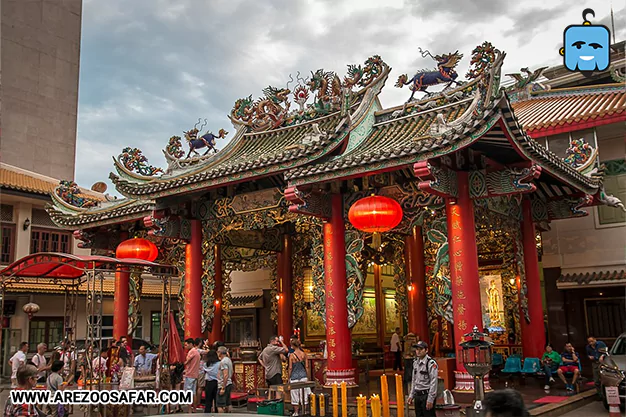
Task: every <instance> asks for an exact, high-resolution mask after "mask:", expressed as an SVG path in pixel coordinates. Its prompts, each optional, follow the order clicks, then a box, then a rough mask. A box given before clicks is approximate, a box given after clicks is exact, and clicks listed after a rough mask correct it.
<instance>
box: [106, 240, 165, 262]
mask: <svg viewBox="0 0 626 417" xmlns="http://www.w3.org/2000/svg"><path fill="white" fill-rule="evenodd" d="M115 256H116V257H117V258H120V259H127V258H132V259H143V260H144V261H150V262H153V261H154V260H155V259H156V258H157V256H159V249H158V248H157V247H156V245H155V244H154V243H152V242H150V241H149V240H147V239H143V238H140V237H136V238H134V239H128V240H125V241H123V242H122V243H120V244H119V245H118V246H117V250H116V251H115Z"/></svg>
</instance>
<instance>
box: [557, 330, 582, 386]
mask: <svg viewBox="0 0 626 417" xmlns="http://www.w3.org/2000/svg"><path fill="white" fill-rule="evenodd" d="M561 362H562V364H561V366H560V367H559V370H558V371H557V374H558V375H559V378H561V381H563V383H564V384H565V389H566V390H567V391H574V385H576V380H577V379H578V376H579V375H580V368H579V367H580V358H579V357H578V354H577V353H576V351H575V350H574V346H572V344H571V343H569V342H567V343H566V344H565V352H563V353H561ZM566 373H572V374H573V375H574V377H573V378H572V383H571V384H568V383H567V379H565V374H566Z"/></svg>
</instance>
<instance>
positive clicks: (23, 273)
mask: <svg viewBox="0 0 626 417" xmlns="http://www.w3.org/2000/svg"><path fill="white" fill-rule="evenodd" d="M118 266H127V267H139V268H143V269H145V270H146V272H151V273H153V274H155V275H168V276H172V275H178V273H177V270H176V268H174V267H173V266H170V265H161V264H157V263H154V262H148V261H144V260H142V259H117V258H110V257H108V256H97V255H71V254H68V253H34V254H32V255H28V256H25V257H23V258H22V259H20V260H18V261H15V262H13V263H12V264H11V265H9V266H7V267H6V268H4V269H3V270H2V271H0V277H1V279H2V280H4V279H7V278H12V277H23V278H51V279H67V280H73V279H78V278H80V277H82V276H83V275H85V274H87V273H88V272H89V271H93V270H97V271H102V270H115V268H117V267H118Z"/></svg>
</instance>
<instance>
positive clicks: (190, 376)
mask: <svg viewBox="0 0 626 417" xmlns="http://www.w3.org/2000/svg"><path fill="white" fill-rule="evenodd" d="M185 349H187V358H186V359H185V371H184V373H183V376H184V378H185V382H184V385H183V389H184V390H185V391H191V392H192V393H193V401H192V402H191V404H190V405H189V412H190V413H195V412H196V404H197V401H198V398H197V395H196V390H197V387H198V374H199V373H200V352H198V348H197V347H196V341H195V340H194V339H192V338H189V339H187V340H185Z"/></svg>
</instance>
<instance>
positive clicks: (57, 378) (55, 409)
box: [46, 361, 65, 417]
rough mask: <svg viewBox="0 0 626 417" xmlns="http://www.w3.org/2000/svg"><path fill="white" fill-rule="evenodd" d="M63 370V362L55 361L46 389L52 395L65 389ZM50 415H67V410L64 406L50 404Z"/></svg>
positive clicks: (55, 416) (48, 409)
mask: <svg viewBox="0 0 626 417" xmlns="http://www.w3.org/2000/svg"><path fill="white" fill-rule="evenodd" d="M62 370H63V362H62V361H54V362H52V365H51V367H50V375H48V378H47V380H46V388H47V389H48V391H50V393H51V394H54V393H55V392H57V391H58V390H60V389H63V377H62V376H61V375H60V373H59V372H60V371H62ZM47 411H48V415H50V416H52V417H59V416H61V417H62V416H63V415H64V414H65V408H64V407H63V405H62V404H48V406H47Z"/></svg>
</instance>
